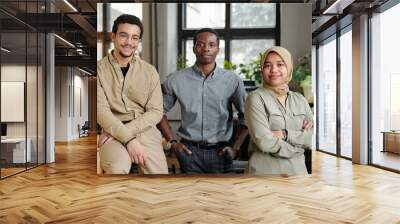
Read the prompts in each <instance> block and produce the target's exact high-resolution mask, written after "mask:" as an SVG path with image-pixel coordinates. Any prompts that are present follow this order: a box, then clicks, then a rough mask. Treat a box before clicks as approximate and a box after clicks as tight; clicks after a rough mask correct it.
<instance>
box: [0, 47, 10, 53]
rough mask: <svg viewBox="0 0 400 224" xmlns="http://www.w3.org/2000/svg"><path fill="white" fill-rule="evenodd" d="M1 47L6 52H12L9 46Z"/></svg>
mask: <svg viewBox="0 0 400 224" xmlns="http://www.w3.org/2000/svg"><path fill="white" fill-rule="evenodd" d="M0 49H1V50H2V51H4V52H6V53H10V52H11V50H9V49H7V48H5V47H1V48H0Z"/></svg>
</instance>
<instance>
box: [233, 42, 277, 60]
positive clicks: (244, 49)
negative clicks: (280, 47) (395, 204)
mask: <svg viewBox="0 0 400 224" xmlns="http://www.w3.org/2000/svg"><path fill="white" fill-rule="evenodd" d="M274 43H275V41H274V40H273V39H241V40H232V41H231V52H232V53H231V62H232V63H233V64H237V65H238V64H247V63H249V62H250V61H251V60H252V59H254V58H255V57H257V56H258V55H260V53H262V52H260V49H264V50H266V49H267V48H269V47H272V46H274ZM249 46H251V47H249Z"/></svg>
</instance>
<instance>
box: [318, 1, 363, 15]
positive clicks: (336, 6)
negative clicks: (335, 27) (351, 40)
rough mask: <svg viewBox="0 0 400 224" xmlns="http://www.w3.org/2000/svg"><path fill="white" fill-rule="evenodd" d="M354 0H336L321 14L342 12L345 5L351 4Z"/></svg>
mask: <svg viewBox="0 0 400 224" xmlns="http://www.w3.org/2000/svg"><path fill="white" fill-rule="evenodd" d="M354 1H355V0H336V1H335V2H333V3H332V4H331V5H330V6H329V7H328V8H327V9H325V10H324V12H323V13H322V14H324V15H326V14H342V13H343V10H344V9H345V8H347V6H349V5H351V4H352V3H353V2H354Z"/></svg>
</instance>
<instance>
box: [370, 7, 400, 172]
mask: <svg viewBox="0 0 400 224" xmlns="http://www.w3.org/2000/svg"><path fill="white" fill-rule="evenodd" d="M399 21H400V4H398V5H396V6H393V7H392V8H390V9H388V10H386V11H384V12H382V13H380V14H375V15H374V16H373V17H372V18H371V29H372V32H371V33H372V37H371V41H372V49H371V52H372V54H371V69H372V71H371V101H370V103H371V110H372V111H371V115H370V116H371V121H372V125H371V134H372V139H371V140H372V163H373V164H376V165H380V166H384V167H388V168H392V169H396V170H400V156H399V154H396V153H393V152H398V153H400V150H399V145H398V144H399V143H396V142H400V100H399V96H400V67H399V60H398V54H399V52H400V43H399V39H400V33H399V32H398V30H397V29H395V28H394V27H398V22H399ZM385 132H386V133H385ZM385 137H388V139H386V140H385V139H384V138H385Z"/></svg>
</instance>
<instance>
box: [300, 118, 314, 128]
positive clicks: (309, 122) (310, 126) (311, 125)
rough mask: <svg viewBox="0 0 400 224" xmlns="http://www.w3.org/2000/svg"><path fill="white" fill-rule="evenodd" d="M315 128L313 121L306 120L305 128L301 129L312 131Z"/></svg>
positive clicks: (304, 122)
mask: <svg viewBox="0 0 400 224" xmlns="http://www.w3.org/2000/svg"><path fill="white" fill-rule="evenodd" d="M313 127H314V124H313V123H312V122H311V121H307V120H304V121H303V126H302V127H301V128H302V129H303V130H310V129H312V128H313Z"/></svg>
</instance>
